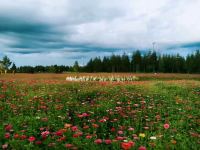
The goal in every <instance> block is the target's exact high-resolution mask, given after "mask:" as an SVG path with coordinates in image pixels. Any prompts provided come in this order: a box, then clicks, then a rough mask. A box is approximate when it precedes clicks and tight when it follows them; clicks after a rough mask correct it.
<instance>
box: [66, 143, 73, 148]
mask: <svg viewBox="0 0 200 150" xmlns="http://www.w3.org/2000/svg"><path fill="white" fill-rule="evenodd" d="M65 147H66V148H71V147H73V145H72V144H65Z"/></svg>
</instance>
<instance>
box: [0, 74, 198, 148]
mask: <svg viewBox="0 0 200 150" xmlns="http://www.w3.org/2000/svg"><path fill="white" fill-rule="evenodd" d="M31 76H32V77H31ZM31 76H30V75H29V77H27V78H26V75H24V78H22V77H20V75H19V76H18V75H15V76H14V75H11V76H10V77H9V78H6V77H4V78H1V77H0V148H1V149H13V150H14V149H15V150H23V149H29V150H30V149H31V150H32V149H33V150H34V149H36V150H39V149H56V150H57V149H58V150H62V149H85V150H90V149H91V150H93V149H94V150H96V149H97V150H98V149H99V150H100V149H101V150H118V149H122V150H129V149H133V150H134V149H136V150H153V149H155V150H162V149H163V150H164V149H167V150H168V149H169V150H171V149H172V150H173V149H176V150H179V149H180V150H192V149H194V150H198V149H200V81H199V80H198V78H192V77H183V78H182V79H173V80H172V78H170V75H169V78H166V77H160V76H159V75H157V76H158V77H155V78H153V77H149V78H148V77H138V78H137V81H134V80H133V81H132V80H131V79H132V78H128V79H130V81H129V80H125V81H124V80H123V81H121V80H120V82H112V81H103V80H102V81H101V80H100V79H99V78H98V81H94V80H92V81H73V80H72V79H73V78H71V77H70V81H69V80H66V77H67V76H66V77H65V78H64V77H60V78H57V77H51V78H45V75H43V76H42V78H39V77H34V75H31ZM57 76H58V75H57ZM62 76H63V75H62ZM129 76H130V75H129ZM136 76H137V75H136ZM107 78H108V76H107ZM107 78H106V80H107ZM68 79H69V78H68ZM123 79H124V78H123ZM134 79H135V76H134Z"/></svg>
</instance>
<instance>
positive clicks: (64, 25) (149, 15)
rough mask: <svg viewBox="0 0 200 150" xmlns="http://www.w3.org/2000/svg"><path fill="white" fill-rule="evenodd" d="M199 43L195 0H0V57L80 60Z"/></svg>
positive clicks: (187, 48)
mask: <svg viewBox="0 0 200 150" xmlns="http://www.w3.org/2000/svg"><path fill="white" fill-rule="evenodd" d="M153 42H156V44H155V50H156V51H159V52H160V53H177V52H178V53H180V54H182V55H187V53H191V52H194V50H196V49H200V0H0V58H2V56H4V55H8V56H9V57H10V58H11V60H12V61H14V62H15V63H16V65H17V66H20V65H39V64H40V65H51V64H58V65H60V64H64V65H71V64H73V63H74V61H75V60H78V61H79V62H80V64H83V63H86V62H87V60H88V59H89V58H91V57H94V56H104V55H106V56H109V55H111V54H112V53H114V54H121V53H123V52H126V53H127V54H130V53H132V51H134V50H136V49H140V50H143V51H148V50H149V49H152V43H153Z"/></svg>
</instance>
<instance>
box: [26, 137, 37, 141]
mask: <svg viewBox="0 0 200 150" xmlns="http://www.w3.org/2000/svg"><path fill="white" fill-rule="evenodd" d="M28 140H29V142H33V141H35V140H36V138H35V137H34V136H30V137H29V138H28Z"/></svg>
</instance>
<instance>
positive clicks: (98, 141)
mask: <svg viewBox="0 0 200 150" xmlns="http://www.w3.org/2000/svg"><path fill="white" fill-rule="evenodd" d="M102 142H103V141H102V139H96V140H95V141H94V143H96V144H101V143H102Z"/></svg>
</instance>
